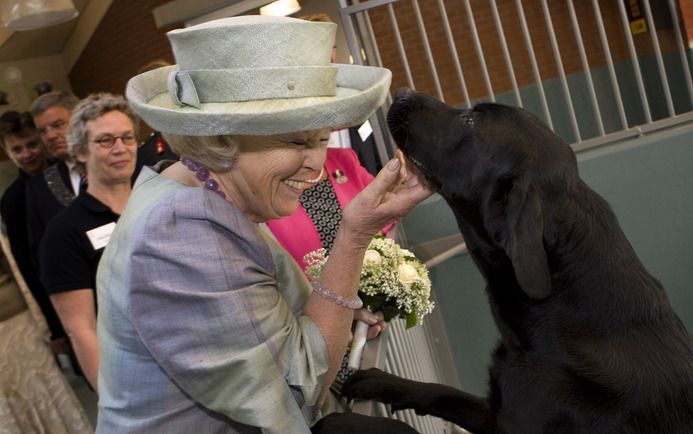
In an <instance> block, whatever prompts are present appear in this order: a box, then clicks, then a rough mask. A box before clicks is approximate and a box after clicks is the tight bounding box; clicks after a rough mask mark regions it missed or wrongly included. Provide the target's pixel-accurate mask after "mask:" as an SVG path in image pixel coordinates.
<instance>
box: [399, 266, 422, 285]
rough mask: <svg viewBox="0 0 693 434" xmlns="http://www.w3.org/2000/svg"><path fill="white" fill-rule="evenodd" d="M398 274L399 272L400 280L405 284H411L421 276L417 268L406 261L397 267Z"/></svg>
mask: <svg viewBox="0 0 693 434" xmlns="http://www.w3.org/2000/svg"><path fill="white" fill-rule="evenodd" d="M397 274H399V281H400V282H401V283H402V284H404V285H411V284H412V283H414V282H415V281H416V279H418V278H419V273H417V271H416V268H414V267H413V266H412V265H409V264H407V263H406V262H405V263H403V264H401V265H400V266H399V267H397Z"/></svg>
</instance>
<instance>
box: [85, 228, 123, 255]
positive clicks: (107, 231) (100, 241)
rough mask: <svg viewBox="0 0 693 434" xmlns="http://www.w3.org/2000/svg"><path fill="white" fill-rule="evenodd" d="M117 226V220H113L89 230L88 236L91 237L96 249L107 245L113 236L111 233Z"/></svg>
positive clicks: (90, 239)
mask: <svg viewBox="0 0 693 434" xmlns="http://www.w3.org/2000/svg"><path fill="white" fill-rule="evenodd" d="M115 227H116V224H115V222H111V223H107V224H105V225H103V226H99V227H98V228H94V229H92V230H89V231H87V237H88V238H89V241H90V242H91V245H92V247H93V248H94V250H99V249H103V248H104V247H106V244H108V240H109V239H110V238H111V234H112V233H113V229H115Z"/></svg>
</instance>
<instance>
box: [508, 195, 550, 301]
mask: <svg viewBox="0 0 693 434" xmlns="http://www.w3.org/2000/svg"><path fill="white" fill-rule="evenodd" d="M505 215H506V223H507V226H506V227H507V231H508V233H507V234H506V236H505V237H504V238H505V239H504V246H503V247H504V249H505V253H506V254H507V255H508V257H509V258H510V260H511V262H512V265H513V270H514V271H515V279H516V280H517V283H518V284H519V285H520V288H522V291H524V293H525V294H527V295H528V296H529V297H530V298H532V299H534V300H541V299H544V298H546V297H548V296H549V295H550V294H551V273H550V271H549V262H548V258H547V256H546V250H545V249H544V239H543V232H544V222H543V213H542V207H541V198H540V197H539V194H538V193H537V191H536V190H535V189H534V188H533V187H532V186H531V185H517V184H515V185H514V186H513V188H512V189H511V191H510V193H509V195H508V200H507V203H506V210H505Z"/></svg>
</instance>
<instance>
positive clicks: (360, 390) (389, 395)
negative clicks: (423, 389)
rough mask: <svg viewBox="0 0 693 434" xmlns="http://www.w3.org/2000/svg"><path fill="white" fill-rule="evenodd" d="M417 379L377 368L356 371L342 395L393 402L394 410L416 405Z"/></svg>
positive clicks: (386, 402)
mask: <svg viewBox="0 0 693 434" xmlns="http://www.w3.org/2000/svg"><path fill="white" fill-rule="evenodd" d="M417 384H419V383H417V382H415V381H411V380H407V379H404V378H401V377H398V376H396V375H392V374H388V373H387V372H384V371H381V370H380V369H377V368H371V369H367V370H364V371H356V372H354V374H352V375H351V376H350V377H349V378H348V379H347V381H345V382H344V386H343V388H342V396H344V397H345V398H347V399H349V400H352V399H368V400H374V401H379V402H383V403H385V404H391V406H392V410H393V411H396V410H403V409H407V408H415V407H416V390H417V387H416V385H417Z"/></svg>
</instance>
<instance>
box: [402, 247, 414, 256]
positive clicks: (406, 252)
mask: <svg viewBox="0 0 693 434" xmlns="http://www.w3.org/2000/svg"><path fill="white" fill-rule="evenodd" d="M400 251H401V252H402V256H406V257H409V258H413V257H414V254H413V253H412V252H411V251H409V250H407V249H400Z"/></svg>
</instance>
